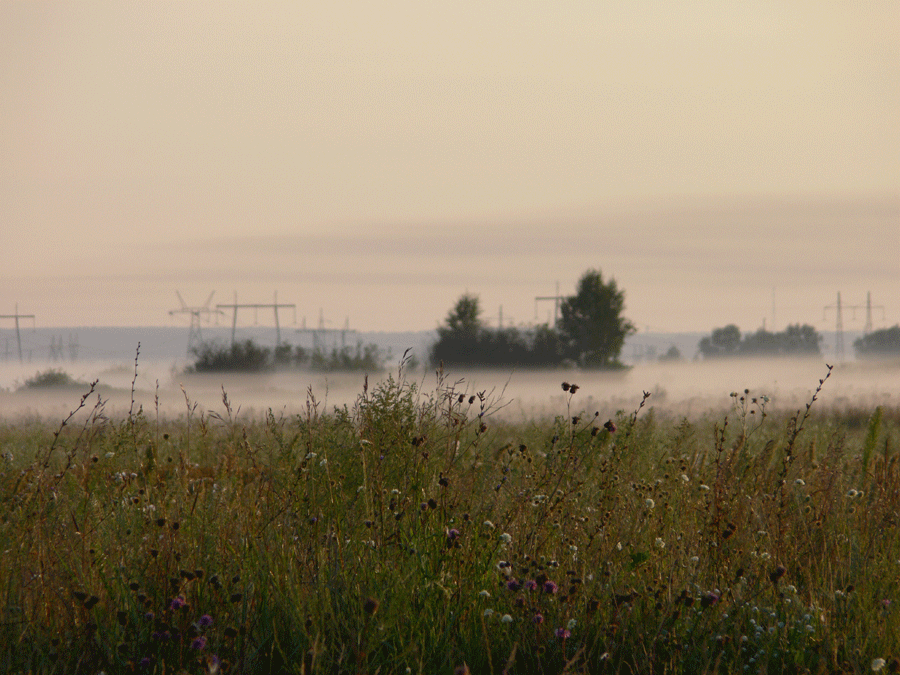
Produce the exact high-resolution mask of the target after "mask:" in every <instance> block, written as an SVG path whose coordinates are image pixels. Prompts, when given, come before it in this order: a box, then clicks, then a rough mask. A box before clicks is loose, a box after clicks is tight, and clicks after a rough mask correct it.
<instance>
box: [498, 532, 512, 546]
mask: <svg viewBox="0 0 900 675" xmlns="http://www.w3.org/2000/svg"><path fill="white" fill-rule="evenodd" d="M500 541H502V542H503V543H504V544H510V543H512V535H511V534H510V533H509V532H504V533H503V534H501V535H500Z"/></svg>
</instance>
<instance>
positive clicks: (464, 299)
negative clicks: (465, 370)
mask: <svg viewBox="0 0 900 675" xmlns="http://www.w3.org/2000/svg"><path fill="white" fill-rule="evenodd" d="M437 332H438V340H437V342H436V343H435V344H434V345H433V346H432V347H431V362H432V363H434V364H437V363H441V362H444V363H448V364H449V363H455V364H459V363H464V364H472V363H478V362H479V361H480V359H481V354H480V352H481V350H480V345H479V341H480V340H481V337H482V333H483V332H484V325H483V324H482V322H481V304H480V303H479V301H478V296H477V295H470V294H469V293H464V294H463V295H461V296H460V297H459V299H458V300H457V301H456V304H455V305H453V308H452V309H451V310H450V312H449V313H448V314H447V318H446V319H445V320H444V325H442V326H439V327H438V329H437Z"/></svg>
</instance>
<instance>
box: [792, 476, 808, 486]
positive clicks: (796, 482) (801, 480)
mask: <svg viewBox="0 0 900 675" xmlns="http://www.w3.org/2000/svg"><path fill="white" fill-rule="evenodd" d="M794 485H799V486H800V487H803V486H804V485H806V481H805V480H803V479H802V478H798V479H797V480H795V481H794Z"/></svg>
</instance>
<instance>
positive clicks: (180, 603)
mask: <svg viewBox="0 0 900 675" xmlns="http://www.w3.org/2000/svg"><path fill="white" fill-rule="evenodd" d="M184 604H185V603H184V598H183V597H182V596H180V595H179V596H178V597H177V598H175V599H174V600H172V602H170V603H169V609H181V608H182V607H184Z"/></svg>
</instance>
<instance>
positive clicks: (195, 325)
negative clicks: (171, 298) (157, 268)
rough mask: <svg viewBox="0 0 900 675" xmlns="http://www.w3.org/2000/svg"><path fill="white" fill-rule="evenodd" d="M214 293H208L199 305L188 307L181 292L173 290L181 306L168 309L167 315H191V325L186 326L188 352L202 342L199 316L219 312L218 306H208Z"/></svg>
mask: <svg viewBox="0 0 900 675" xmlns="http://www.w3.org/2000/svg"><path fill="white" fill-rule="evenodd" d="M215 294H216V292H215V291H213V292H212V293H210V294H209V297H208V298H207V299H206V302H204V303H203V304H202V305H201V306H199V307H188V305H187V303H186V302H185V301H184V298H182V297H181V293H179V292H178V291H175V295H177V296H178V301H179V302H180V303H181V307H180V308H178V309H172V310H169V316H174V315H175V314H190V315H191V326H190V328H188V345H187V350H188V353H190V351H191V349H192V348H193V347H194V346H195V345H200V344H203V334H202V333H201V331H200V317H201V316H209V315H210V314H212V313H219V314H221V311H220V310H219V309H218V308H216V309H212V308H210V306H209V303H211V302H212V299H213V296H214V295H215Z"/></svg>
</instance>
